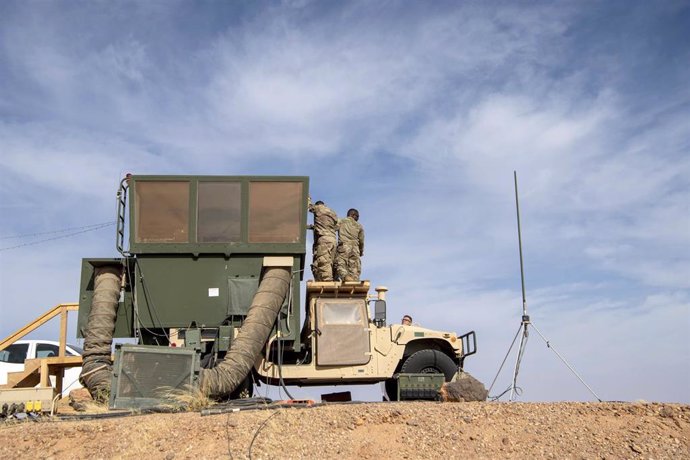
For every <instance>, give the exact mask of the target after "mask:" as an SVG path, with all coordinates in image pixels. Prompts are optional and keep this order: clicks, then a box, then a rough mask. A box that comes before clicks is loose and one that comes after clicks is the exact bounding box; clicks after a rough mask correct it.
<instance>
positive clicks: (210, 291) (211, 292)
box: [208, 288, 220, 297]
mask: <svg viewBox="0 0 690 460" xmlns="http://www.w3.org/2000/svg"><path fill="white" fill-rule="evenodd" d="M219 295H220V289H218V288H208V296H209V297H218V296H219Z"/></svg>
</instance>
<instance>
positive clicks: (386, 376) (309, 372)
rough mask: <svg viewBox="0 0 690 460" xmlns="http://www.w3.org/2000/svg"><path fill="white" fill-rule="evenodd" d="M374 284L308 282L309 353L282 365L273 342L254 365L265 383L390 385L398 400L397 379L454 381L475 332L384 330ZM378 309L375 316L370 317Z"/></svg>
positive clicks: (381, 294) (305, 333)
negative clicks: (428, 376)
mask: <svg viewBox="0 0 690 460" xmlns="http://www.w3.org/2000/svg"><path fill="white" fill-rule="evenodd" d="M369 290H370V282H369V281H361V282H339V281H321V282H316V281H307V296H306V319H305V323H304V328H303V330H302V339H303V341H304V343H305V345H306V348H307V350H308V352H307V356H305V358H304V359H303V360H302V361H301V362H299V363H298V364H280V363H278V362H276V361H274V360H273V359H272V356H271V350H273V349H274V345H275V342H276V341H278V340H279V336H278V335H279V334H275V335H273V336H272V337H270V338H269V340H268V342H267V345H266V348H265V350H266V351H265V353H264V354H263V356H261V357H260V358H259V359H257V362H256V364H255V370H256V372H257V373H258V374H259V377H260V378H261V380H264V381H266V382H268V383H271V384H277V383H278V382H279V380H280V378H281V377H282V379H283V381H284V383H285V384H288V385H299V386H311V385H336V384H359V383H376V382H386V388H387V392H388V394H389V396H390V397H391V399H393V398H394V396H393V395H391V393H394V388H395V380H394V375H396V374H397V373H409V374H419V373H441V374H444V375H445V380H446V381H450V380H451V379H452V378H453V376H454V375H455V374H456V372H457V371H458V369H459V368H461V367H462V364H463V360H464V358H465V357H466V356H468V355H470V354H473V353H474V352H475V349H476V345H475V342H474V332H470V333H468V334H465V335H464V336H458V335H457V334H456V333H454V332H445V331H435V330H431V329H426V328H423V327H420V326H416V325H412V326H405V325H403V324H391V325H386V324H385V293H386V291H387V289H386V288H385V287H377V288H376V291H377V294H375V295H370V294H369ZM370 304H373V305H374V315H373V316H372V314H371V311H370Z"/></svg>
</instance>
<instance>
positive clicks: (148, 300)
mask: <svg viewBox="0 0 690 460" xmlns="http://www.w3.org/2000/svg"><path fill="white" fill-rule="evenodd" d="M134 263H135V264H136V266H137V268H138V269H139V279H140V280H141V286H142V287H143V288H144V296H145V297H146V306H147V307H148V309H149V314H151V320H155V321H157V322H158V323H159V324H160V325H161V330H162V331H163V334H157V333H155V332H153V331H151V330H149V329H147V328H146V327H144V330H146V331H147V332H149V333H150V334H152V335H154V336H156V337H165V338H166V339H167V340H168V343H169V342H170V337H168V333H167V332H165V328H164V327H163V322H162V321H161V319H160V317H159V316H158V309H157V308H156V305H155V304H154V303H153V298H152V297H151V293H150V292H149V289H148V286H147V285H146V280H145V279H144V271H143V270H142V269H141V264H140V263H139V260H138V259H136V258H135V259H134ZM154 316H155V319H154ZM156 342H158V340H157V339H156Z"/></svg>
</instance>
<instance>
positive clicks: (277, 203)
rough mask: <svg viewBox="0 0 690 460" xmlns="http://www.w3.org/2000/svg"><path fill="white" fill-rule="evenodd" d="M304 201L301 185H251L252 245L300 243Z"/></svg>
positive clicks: (265, 183) (254, 183) (250, 232)
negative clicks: (302, 201)
mask: <svg viewBox="0 0 690 460" xmlns="http://www.w3.org/2000/svg"><path fill="white" fill-rule="evenodd" d="M301 200H302V183H301V182H250V183H249V242H250V243H296V242H299V238H300V222H301V214H300V213H301V211H302V203H301Z"/></svg>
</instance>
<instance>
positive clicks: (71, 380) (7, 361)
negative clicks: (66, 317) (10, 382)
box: [0, 340, 84, 395]
mask: <svg viewBox="0 0 690 460" xmlns="http://www.w3.org/2000/svg"><path fill="white" fill-rule="evenodd" d="M58 352H59V343H58V342H55V341H52V340H18V341H16V342H15V343H13V344H12V345H10V346H9V347H7V348H5V349H4V350H0V385H5V384H6V383H7V374H8V373H10V372H21V371H23V370H24V361H26V360H27V359H34V358H50V357H51V356H58ZM83 352H84V350H82V349H81V348H79V347H77V346H75V345H69V344H67V345H66V346H65V355H67V356H81V355H82V353H83ZM80 373H81V367H73V368H69V369H65V377H64V379H63V385H64V389H63V394H65V395H66V394H68V393H69V392H70V391H72V390H76V389H77V388H81V384H80V383H79V374H80ZM50 383H51V385H53V386H55V377H54V376H52V375H51V376H50Z"/></svg>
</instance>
